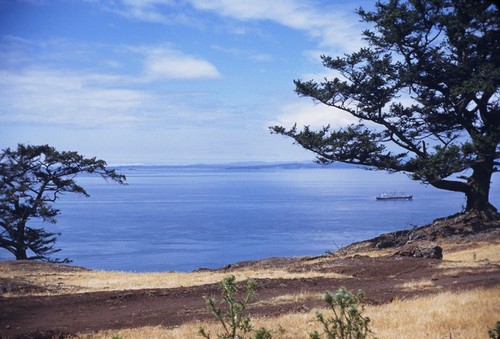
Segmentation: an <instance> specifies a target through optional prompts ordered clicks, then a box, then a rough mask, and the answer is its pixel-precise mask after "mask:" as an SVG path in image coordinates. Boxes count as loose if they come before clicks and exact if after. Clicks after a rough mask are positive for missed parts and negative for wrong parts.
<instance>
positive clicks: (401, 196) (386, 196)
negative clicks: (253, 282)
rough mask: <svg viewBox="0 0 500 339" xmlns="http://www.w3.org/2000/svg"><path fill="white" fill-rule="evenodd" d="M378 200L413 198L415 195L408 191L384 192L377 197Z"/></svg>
mask: <svg viewBox="0 0 500 339" xmlns="http://www.w3.org/2000/svg"><path fill="white" fill-rule="evenodd" d="M375 199H377V200H412V199H413V195H411V194H406V193H391V194H388V193H382V194H379V195H377V196H376V197H375Z"/></svg>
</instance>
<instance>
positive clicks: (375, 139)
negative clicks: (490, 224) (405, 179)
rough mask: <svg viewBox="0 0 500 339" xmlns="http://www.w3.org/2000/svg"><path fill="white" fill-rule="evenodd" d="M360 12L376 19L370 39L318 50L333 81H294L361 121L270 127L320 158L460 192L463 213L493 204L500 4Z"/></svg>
mask: <svg viewBox="0 0 500 339" xmlns="http://www.w3.org/2000/svg"><path fill="white" fill-rule="evenodd" d="M357 12H358V14H359V15H360V16H361V19H362V21H364V22H367V23H371V24H372V25H373V26H371V27H373V28H372V29H369V30H366V31H365V32H364V33H363V37H364V39H365V41H366V43H367V46H366V47H364V48H362V49H361V50H359V51H358V52H355V53H352V54H348V55H344V56H342V57H330V56H322V57H321V58H322V61H323V65H324V66H325V67H327V68H329V69H331V70H333V71H334V74H335V75H334V78H333V79H325V80H324V81H323V82H316V81H313V80H311V81H302V80H296V81H295V85H296V92H297V93H298V94H299V95H301V96H306V97H311V98H313V99H314V100H316V101H319V102H321V103H323V104H326V105H328V106H331V107H334V108H336V109H338V110H341V111H344V112H348V113H350V114H351V115H353V116H354V117H356V118H359V120H360V123H359V124H357V125H351V126H346V127H345V128H341V129H338V130H332V129H331V128H330V127H329V126H327V127H324V128H323V129H321V130H319V131H313V130H311V128H309V127H308V126H306V127H304V129H303V130H298V129H297V127H296V126H294V127H293V128H291V129H287V128H284V127H282V126H274V127H271V130H272V132H273V133H277V134H281V135H285V136H288V137H291V138H293V139H294V140H295V142H296V143H298V144H300V145H301V146H303V147H304V148H306V149H308V150H311V151H312V152H314V153H316V154H317V156H318V161H319V162H321V163H330V162H335V161H339V162H344V163H351V164H359V165H367V166H371V167H374V168H377V169H382V170H387V171H391V172H405V173H408V174H409V175H410V176H411V177H412V178H413V179H416V180H421V181H422V182H424V183H428V184H430V185H432V186H434V187H436V188H439V189H444V190H450V191H455V192H462V193H464V194H465V195H466V198H467V204H466V211H472V210H479V211H488V212H490V211H496V209H495V207H494V206H492V205H491V204H490V201H489V193H490V189H491V178H492V175H493V173H495V172H497V171H498V169H497V167H496V166H498V165H499V158H500V150H499V141H500V101H499V98H500V97H499V96H500V92H499V84H500V59H499V58H500V16H499V9H498V7H497V6H496V5H495V3H494V2H493V1H487V0H475V1H470V0H408V1H400V0H390V1H389V2H377V3H376V7H375V10H374V11H373V12H368V11H365V10H363V9H359V10H358V11H357ZM332 113H335V112H334V111H333V112H332ZM363 123H364V124H363Z"/></svg>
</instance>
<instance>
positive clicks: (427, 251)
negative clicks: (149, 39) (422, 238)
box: [394, 242, 443, 259]
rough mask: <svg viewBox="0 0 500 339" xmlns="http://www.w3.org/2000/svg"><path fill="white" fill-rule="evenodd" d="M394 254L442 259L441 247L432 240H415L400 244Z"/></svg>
mask: <svg viewBox="0 0 500 339" xmlns="http://www.w3.org/2000/svg"><path fill="white" fill-rule="evenodd" d="M394 255H395V256H403V257H413V258H425V259H443V248H442V247H441V246H438V245H437V244H436V243H432V242H417V243H410V244H407V245H404V246H402V247H401V249H400V250H399V251H397V252H395V253H394Z"/></svg>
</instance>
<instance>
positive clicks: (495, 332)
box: [488, 321, 500, 339]
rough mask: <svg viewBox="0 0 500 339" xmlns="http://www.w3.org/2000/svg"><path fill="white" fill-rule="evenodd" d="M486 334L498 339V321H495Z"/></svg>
mask: <svg viewBox="0 0 500 339" xmlns="http://www.w3.org/2000/svg"><path fill="white" fill-rule="evenodd" d="M488 336H489V337H490V338H491V339H500V321H497V323H496V324H495V327H493V328H492V329H490V330H489V331H488Z"/></svg>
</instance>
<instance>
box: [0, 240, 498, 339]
mask: <svg viewBox="0 0 500 339" xmlns="http://www.w3.org/2000/svg"><path fill="white" fill-rule="evenodd" d="M443 248H444V253H445V255H444V260H443V261H442V262H441V263H439V264H438V265H436V267H437V268H438V269H439V270H438V271H437V273H436V274H437V275H438V276H439V277H442V276H460V275H463V274H472V273H471V272H472V270H473V269H477V268H481V269H482V270H483V272H484V271H495V270H496V271H498V269H499V265H500V243H499V242H498V241H497V239H496V238H495V239H492V240H491V241H484V242H473V241H471V242H461V243H445V244H444V245H443ZM381 253H382V254H383V255H387V254H388V251H387V250H384V251H368V252H361V251H355V252H349V253H341V254H339V253H337V254H336V255H342V256H343V257H344V258H345V257H347V258H348V257H352V256H363V255H367V256H370V257H375V256H378V255H380V254H381ZM291 262H293V261H291ZM33 265H35V266H33ZM266 265H267V264H266V262H265V261H262V263H259V264H258V265H249V266H248V267H247V266H245V265H241V266H238V265H234V267H233V268H231V269H229V270H216V271H199V272H191V273H179V272H165V273H126V272H105V271H92V270H87V269H84V268H78V267H68V266H62V265H61V266H57V265H56V266H54V265H48V264H43V263H30V264H29V265H28V264H26V263H23V262H10V263H8V264H6V263H2V269H1V270H0V281H1V280H4V281H6V280H7V281H8V280H9V279H10V280H13V281H14V280H17V281H23V282H25V283H26V284H32V285H36V286H41V287H43V289H40V290H36V289H35V290H32V291H31V292H30V293H32V294H34V295H60V294H73V293H83V292H96V291H121V290H140V289H155V288H174V287H190V286H201V285H204V284H213V283H218V282H220V281H221V280H222V279H223V278H224V277H225V276H227V275H228V274H229V273H228V272H230V274H234V275H235V276H236V278H237V280H238V281H244V280H246V279H248V278H250V277H251V278H257V279H264V278H266V279H294V278H312V277H331V278H346V277H347V278H349V276H346V275H342V274H339V273H335V270H334V264H333V263H332V256H321V257H317V258H307V260H303V261H301V262H300V265H297V266H286V267H284V268H283V269H276V267H272V266H269V267H268V266H266ZM317 265H321V267H322V269H321V270H315V269H314V267H317ZM350 278H352V277H350ZM435 280H436V279H435V277H434V276H425V277H422V278H421V279H420V280H410V281H406V282H404V283H403V284H401V285H399V286H398V288H401V289H402V290H405V291H417V290H424V291H426V292H427V295H425V296H419V297H415V298H408V299H404V300H397V299H396V300H392V301H391V302H389V303H386V304H381V305H367V307H366V309H365V315H368V316H369V317H370V318H371V319H372V330H373V331H374V332H375V334H376V336H377V337H378V338H417V337H418V338H453V339H458V338H468V339H469V338H471V339H473V338H487V331H488V329H489V328H492V327H493V326H494V325H495V323H496V322H497V321H499V320H500V318H499V315H500V306H499V305H500V303H499V302H498V301H499V300H500V284H498V285H497V286H496V287H494V288H489V289H485V288H483V289H473V290H470V291H464V290H459V291H455V292H450V291H446V288H443V286H442V285H441V286H438V285H437V284H435ZM347 287H349V286H347ZM332 288H333V287H332ZM16 295H26V293H24V292H23V291H22V290H19V291H17V292H16V291H10V292H6V293H3V294H2V297H7V298H8V297H15V296H16ZM367 297H368V298H369V295H367ZM200 298H202V296H200ZM320 298H321V295H320V294H316V293H310V292H308V291H301V290H290V291H289V293H288V294H282V295H279V296H275V297H272V298H269V299H265V300H262V299H261V300H259V301H257V302H256V303H255V304H254V305H255V306H258V307H268V306H273V307H275V306H277V305H281V304H286V303H288V304H290V303H297V304H301V303H303V302H304V301H310V300H319V299H320ZM322 311H323V312H324V313H325V314H328V311H327V310H322ZM315 312H316V309H299V310H297V311H296V312H294V313H287V314H285V315H282V316H277V317H270V316H268V317H262V316H257V315H254V316H252V314H250V316H251V318H252V323H253V325H254V328H259V327H261V326H264V327H266V328H268V329H272V331H273V337H274V338H307V337H308V333H309V332H312V331H314V330H320V324H319V323H317V322H316V320H315V316H314V315H315ZM200 326H203V327H205V328H206V329H207V330H208V331H209V332H211V333H212V334H216V333H218V332H219V330H220V329H219V327H218V326H219V325H218V324H216V323H215V322H200V321H195V322H190V323H186V324H183V325H180V326H177V327H173V328H166V327H161V326H155V327H139V328H130V329H121V330H106V331H99V332H91V333H80V334H78V335H76V336H75V338H112V337H114V336H116V337H122V338H196V337H198V335H197V332H198V328H199V327H200Z"/></svg>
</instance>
